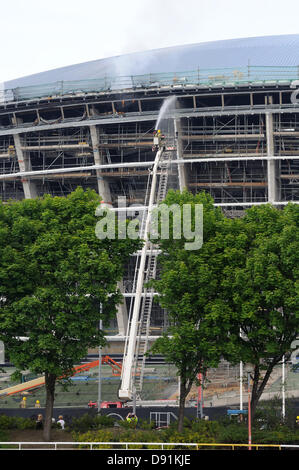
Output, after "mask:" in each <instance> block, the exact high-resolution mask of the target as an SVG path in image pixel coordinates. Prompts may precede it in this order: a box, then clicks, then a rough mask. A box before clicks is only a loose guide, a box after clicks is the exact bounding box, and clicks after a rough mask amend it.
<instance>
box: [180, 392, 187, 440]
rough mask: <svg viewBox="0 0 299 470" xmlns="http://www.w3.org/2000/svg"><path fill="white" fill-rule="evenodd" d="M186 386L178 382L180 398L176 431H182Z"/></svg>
mask: <svg viewBox="0 0 299 470" xmlns="http://www.w3.org/2000/svg"><path fill="white" fill-rule="evenodd" d="M186 397H187V393H186V387H185V386H184V384H183V383H181V384H180V400H179V419H178V431H179V432H182V431H183V426H184V416H185V402H186Z"/></svg>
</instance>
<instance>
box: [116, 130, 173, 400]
mask: <svg viewBox="0 0 299 470" xmlns="http://www.w3.org/2000/svg"><path fill="white" fill-rule="evenodd" d="M153 150H155V151H156V156H155V160H154V165H153V169H152V172H151V175H150V176H151V184H150V185H149V187H148V190H147V194H146V197H145V210H144V213H143V218H142V222H141V226H140V232H139V234H140V238H141V239H143V240H144V244H143V247H142V250H141V253H140V254H139V256H138V257H137V260H136V267H135V276H134V282H133V292H135V296H134V303H133V308H132V310H131V311H130V315H129V322H128V329H127V336H126V343H125V349H124V358H123V366H122V375H121V385H120V389H119V391H118V396H119V399H120V400H123V401H129V400H132V399H135V398H136V395H137V394H138V393H140V392H141V390H142V383H143V377H144V369H145V358H146V356H145V354H146V352H147V349H148V336H149V329H150V318H151V310H152V303H153V289H152V288H148V287H144V286H146V283H147V282H149V281H150V280H151V279H155V277H156V268H157V255H156V253H155V247H154V245H153V244H152V242H151V241H150V239H149V230H150V223H151V215H152V210H153V208H154V206H155V204H159V203H160V202H162V201H163V200H164V198H165V196H166V192H167V182H168V173H169V164H170V161H171V153H172V152H171V150H167V147H166V145H165V137H164V136H163V135H162V134H161V132H160V131H159V130H158V131H157V132H156V133H155V135H154V147H153ZM158 175H160V178H159V184H157V181H158ZM146 207H147V209H146Z"/></svg>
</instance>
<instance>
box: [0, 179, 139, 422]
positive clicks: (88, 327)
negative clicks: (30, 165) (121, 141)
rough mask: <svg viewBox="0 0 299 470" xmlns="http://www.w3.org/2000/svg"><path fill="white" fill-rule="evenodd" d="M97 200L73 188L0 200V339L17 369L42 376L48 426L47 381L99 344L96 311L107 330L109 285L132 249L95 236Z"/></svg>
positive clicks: (111, 303)
mask: <svg viewBox="0 0 299 470" xmlns="http://www.w3.org/2000/svg"><path fill="white" fill-rule="evenodd" d="M99 203H100V198H99V196H98V195H97V194H96V193H95V192H94V191H83V189H81V188H78V189H77V190H76V191H75V192H74V193H72V194H70V195H69V196H67V197H51V196H49V195H46V196H44V197H42V198H38V199H34V200H22V201H19V202H11V203H8V204H1V203H0V338H1V340H2V341H3V342H4V344H5V346H6V347H7V349H8V352H9V356H10V359H11V361H12V362H13V363H14V365H15V366H16V367H17V368H18V369H21V370H22V369H27V368H29V369H30V370H31V371H33V372H35V373H36V374H45V379H46V388H47V392H48V393H49V397H47V403H48V404H49V406H50V410H49V412H48V414H47V419H48V421H49V420H50V419H51V416H50V415H51V412H52V411H51V406H53V399H54V387H55V380H56V379H57V378H58V377H61V376H65V375H68V374H70V373H71V370H72V369H73V366H74V365H75V364H76V363H78V362H79V361H80V360H81V359H82V358H83V357H84V356H85V355H86V354H87V350H88V348H89V347H96V346H99V345H103V344H104V343H105V339H104V334H103V331H101V330H99V319H100V306H102V319H103V323H104V325H105V324H106V325H107V322H108V321H109V320H110V319H111V318H112V317H113V316H114V315H115V313H116V306H117V304H119V303H120V302H121V301H122V297H121V294H120V292H119V290H118V288H117V281H119V280H120V279H121V278H122V276H123V272H124V266H125V263H126V261H127V260H128V257H129V256H130V254H131V253H133V252H134V251H135V250H136V249H137V248H138V247H139V246H140V242H139V241H138V240H130V239H122V240H118V239H117V237H116V238H115V239H112V240H111V239H108V238H106V239H101V240H100V239H99V238H97V237H96V235H95V227H96V223H97V220H98V218H97V217H96V208H97V207H98V205H99ZM24 338H26V340H25V341H24ZM51 400H52V404H51Z"/></svg>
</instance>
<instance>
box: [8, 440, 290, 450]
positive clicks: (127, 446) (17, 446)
mask: <svg viewBox="0 0 299 470" xmlns="http://www.w3.org/2000/svg"><path fill="white" fill-rule="evenodd" d="M249 447H251V449H252V450H262V449H272V450H298V449H299V445H295V444H294V445H291V444H290V445H288V444H252V443H251V444H218V443H217V444H216V443H198V442H187V443H185V442H183V443H182V442H0V450H5V449H10V450H24V449H26V448H27V449H34V450H38V449H48V450H75V449H76V448H78V449H80V450H107V449H108V450H109V449H112V450H140V449H150V450H177V449H184V448H185V449H188V450H201V449H203V448H207V449H210V450H216V449H218V450H219V449H220V448H222V449H227V450H236V449H242V448H243V449H244V450H245V449H246V448H247V449H249Z"/></svg>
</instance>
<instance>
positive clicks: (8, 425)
mask: <svg viewBox="0 0 299 470" xmlns="http://www.w3.org/2000/svg"><path fill="white" fill-rule="evenodd" d="M34 427H35V421H34V420H33V419H30V418H21V417H20V416H7V415H0V428H1V429H2V430H3V429H34Z"/></svg>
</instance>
